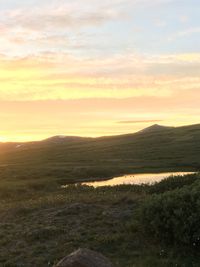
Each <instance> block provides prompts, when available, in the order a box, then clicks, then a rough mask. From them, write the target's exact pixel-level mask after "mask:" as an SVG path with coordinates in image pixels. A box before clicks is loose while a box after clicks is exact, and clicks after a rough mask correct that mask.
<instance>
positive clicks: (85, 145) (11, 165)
mask: <svg viewBox="0 0 200 267" xmlns="http://www.w3.org/2000/svg"><path fill="white" fill-rule="evenodd" d="M0 166H1V169H0V171H1V172H2V176H3V177H4V176H9V177H20V178H23V177H25V178H26V179H28V178H27V176H31V177H35V178H37V177H38V176H40V179H42V178H41V177H47V176H48V177H51V176H52V177H54V178H55V177H56V178H57V181H59V182H61V183H62V182H65V181H69V182H70V181H71V182H73V181H81V180H85V179H87V180H88V179H96V178H98V179H101V178H106V177H110V176H113V175H118V174H124V173H134V172H149V171H152V172H159V171H171V170H172V171H173V170H198V169H199V168H200V124H198V125H191V126H185V127H177V128H173V127H163V126H159V125H154V126H151V127H149V128H146V129H144V130H143V131H140V132H138V133H134V134H127V135H119V136H111V137H100V138H81V137H63V136H62V137H60V136H57V137H53V138H49V139H47V140H44V141H40V142H30V143H22V144H19V143H7V144H1V152H0ZM27 174H28V175H27Z"/></svg>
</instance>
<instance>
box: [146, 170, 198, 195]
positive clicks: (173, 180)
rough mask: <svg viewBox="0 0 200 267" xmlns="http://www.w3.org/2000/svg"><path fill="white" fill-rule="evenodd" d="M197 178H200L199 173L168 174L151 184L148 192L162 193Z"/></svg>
mask: <svg viewBox="0 0 200 267" xmlns="http://www.w3.org/2000/svg"><path fill="white" fill-rule="evenodd" d="M197 180H200V175H199V174H189V175H184V176H182V175H177V176H170V177H168V178H166V179H164V180H162V181H160V182H158V183H155V184H153V185H151V186H150V187H149V193H156V194H160V193H164V192H166V191H170V190H174V189H178V188H181V187H183V186H186V185H191V184H193V183H194V182H196V181H197Z"/></svg>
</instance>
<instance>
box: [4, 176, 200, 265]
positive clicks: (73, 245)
mask: <svg viewBox="0 0 200 267" xmlns="http://www.w3.org/2000/svg"><path fill="white" fill-rule="evenodd" d="M199 180H200V176H199V175H191V176H186V177H184V178H182V177H177V178H169V179H168V180H165V181H162V182H160V183H158V184H155V185H153V186H147V185H146V186H129V185H127V186H117V187H104V188H98V189H94V188H91V187H86V186H73V185H72V186H69V187H68V188H66V189H61V188H60V187H56V188H54V190H52V189H50V190H47V189H46V190H42V189H41V188H40V189H38V188H34V187H29V188H27V189H24V190H22V189H21V190H19V189H18V190H17V189H14V188H13V189H12V195H10V194H8V195H6V194H5V195H4V196H2V197H1V201H0V221H1V223H0V266H3V267H8V266H9V267H22V266H26V267H35V266H37V267H44V266H52V265H53V263H55V262H57V261H58V260H59V259H60V258H62V257H64V256H65V255H67V254H69V253H70V252H72V251H73V250H76V249H78V248H79V247H86V248H91V249H94V250H97V251H99V252H102V253H103V254H105V255H106V256H108V257H109V258H110V259H111V260H112V261H113V262H114V263H115V265H116V266H118V267H133V266H141V267H148V266H149V267H155V266H181V267H182V266H188V267H190V266H199V265H200V261H199V255H198V251H193V249H191V248H190V246H189V248H188V246H186V247H184V246H181V247H179V246H178V247H177V246H172V245H171V244H170V246H169V245H168V244H165V243H163V242H160V240H157V239H156V238H153V237H152V236H151V235H148V234H147V233H146V232H145V231H144V227H143V224H142V223H141V209H142V206H143V205H144V204H145V203H148V202H149V199H151V198H152V197H153V196H155V195H163V194H165V192H166V191H170V192H172V191H176V190H181V189H182V188H187V187H191V186H194V185H195V184H196V183H199ZM9 193H10V192H9ZM183 255H184V257H183Z"/></svg>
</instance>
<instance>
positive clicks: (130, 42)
mask: <svg viewBox="0 0 200 267" xmlns="http://www.w3.org/2000/svg"><path fill="white" fill-rule="evenodd" d="M199 16H200V3H199V0H122V1H121V0H101V1H99V0H98V1H97V0H42V1H41V0H1V1H0V123H1V127H0V141H28V140H40V139H43V138H46V137H49V136H53V135H60V134H64V135H81V136H101V135H114V134H122V133H131V132H135V131H137V130H140V129H142V128H145V127H148V126H150V125H152V124H155V123H158V124H162V125H171V126H179V125H185V124H195V123H200V19H199Z"/></svg>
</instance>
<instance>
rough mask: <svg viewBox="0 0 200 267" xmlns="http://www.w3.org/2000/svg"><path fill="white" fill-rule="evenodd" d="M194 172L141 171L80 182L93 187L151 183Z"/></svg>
mask: <svg viewBox="0 0 200 267" xmlns="http://www.w3.org/2000/svg"><path fill="white" fill-rule="evenodd" d="M186 174H194V172H165V173H143V174H131V175H123V176H119V177H114V178H112V179H110V180H107V181H96V182H87V183H82V184H83V185H89V186H93V187H100V186H115V185H122V184H152V183H155V182H159V181H161V180H163V179H165V178H167V177H169V176H172V175H173V176H175V175H181V176H183V175H186Z"/></svg>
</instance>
